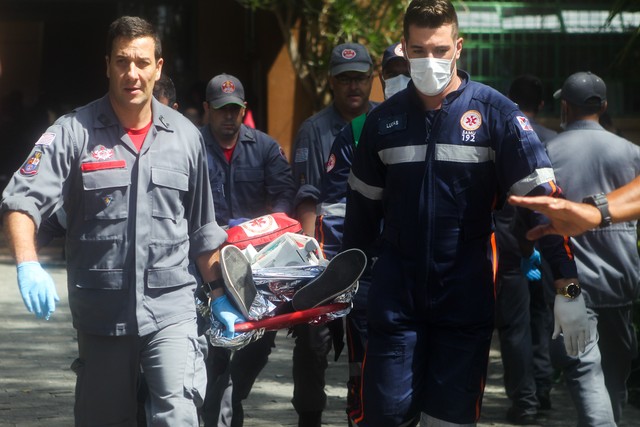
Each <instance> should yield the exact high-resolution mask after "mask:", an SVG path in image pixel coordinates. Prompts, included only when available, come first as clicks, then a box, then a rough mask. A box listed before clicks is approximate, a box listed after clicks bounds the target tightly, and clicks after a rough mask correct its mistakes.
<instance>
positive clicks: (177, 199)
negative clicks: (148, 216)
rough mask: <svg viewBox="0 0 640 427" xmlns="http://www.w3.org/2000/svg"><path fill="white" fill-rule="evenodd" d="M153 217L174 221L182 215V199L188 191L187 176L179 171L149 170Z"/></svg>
mask: <svg viewBox="0 0 640 427" xmlns="http://www.w3.org/2000/svg"><path fill="white" fill-rule="evenodd" d="M151 182H152V183H153V186H154V188H153V192H152V194H153V196H152V198H153V212H152V213H153V216H155V217H158V218H168V219H172V220H176V219H177V218H180V217H182V216H183V215H184V206H183V205H182V199H183V196H184V193H186V192H187V191H188V190H189V176H188V175H187V174H186V173H184V172H180V171H173V170H168V169H158V168H152V169H151Z"/></svg>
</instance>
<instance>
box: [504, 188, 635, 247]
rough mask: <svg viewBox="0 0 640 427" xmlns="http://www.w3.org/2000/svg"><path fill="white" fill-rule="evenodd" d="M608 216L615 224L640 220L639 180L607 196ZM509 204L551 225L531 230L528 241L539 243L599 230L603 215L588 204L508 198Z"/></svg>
mask: <svg viewBox="0 0 640 427" xmlns="http://www.w3.org/2000/svg"><path fill="white" fill-rule="evenodd" d="M607 200H608V202H609V213H610V214H611V219H612V220H613V222H624V221H632V220H635V219H638V218H640V176H638V177H636V178H635V179H634V180H633V181H631V182H630V183H628V184H627V185H625V186H623V187H620V188H618V189H617V190H614V191H612V192H611V193H609V194H607ZM509 203H511V204H512V205H515V206H522V207H524V208H528V209H531V210H535V211H538V212H540V213H542V214H544V215H545V216H546V217H548V218H549V219H550V220H551V222H550V223H549V224H546V225H541V226H538V227H535V228H533V229H531V230H530V231H529V232H528V233H527V237H528V238H529V239H531V240H536V239H539V238H540V237H542V236H545V235H547V234H562V235H566V236H577V235H579V234H582V233H584V232H585V231H587V230H590V229H592V228H595V227H597V226H598V225H599V224H600V222H601V221H602V215H600V211H599V210H598V209H597V208H596V207H594V206H591V205H588V204H586V203H576V202H571V201H569V200H565V199H556V198H554V197H547V196H538V197H519V196H511V197H509Z"/></svg>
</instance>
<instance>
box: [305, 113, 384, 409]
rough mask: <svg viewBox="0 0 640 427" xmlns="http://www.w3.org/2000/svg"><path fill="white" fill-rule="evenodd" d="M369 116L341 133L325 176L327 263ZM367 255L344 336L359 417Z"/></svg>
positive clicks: (321, 230) (322, 209) (351, 399)
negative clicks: (355, 152)
mask: <svg viewBox="0 0 640 427" xmlns="http://www.w3.org/2000/svg"><path fill="white" fill-rule="evenodd" d="M366 116H367V115H366V114H362V115H360V116H358V117H356V118H355V119H353V120H352V122H351V123H349V124H348V125H347V126H345V127H344V128H343V129H342V130H341V131H340V133H339V134H338V136H337V137H336V139H335V141H334V142H333V145H332V146H331V152H330V154H329V160H328V161H327V167H326V172H325V175H324V176H323V177H322V189H321V192H320V198H319V199H318V206H317V216H316V227H315V233H316V239H317V240H318V243H319V244H320V247H321V248H322V250H323V252H324V255H325V256H326V257H327V258H328V259H331V258H333V257H334V256H336V255H337V254H338V252H340V248H341V246H342V235H343V233H344V214H345V210H346V203H347V187H348V185H347V181H348V179H349V173H350V171H351V162H352V159H353V151H354V149H355V147H356V146H357V144H358V140H359V138H360V134H361V132H362V126H363V124H364V121H365V119H366ZM368 255H369V256H368V257H369V261H368V263H367V270H366V271H365V273H364V274H363V275H362V277H360V280H359V281H358V292H357V293H356V295H355V297H354V299H353V308H352V309H351V311H350V312H349V314H347V316H346V319H345V320H346V322H345V333H346V336H347V347H348V350H349V351H348V353H349V380H348V381H347V390H348V391H347V408H346V410H347V414H352V413H357V412H359V410H360V383H361V372H362V360H363V358H364V351H365V347H366V339H367V315H366V303H367V294H368V289H369V282H370V280H371V278H370V277H369V271H370V266H371V264H372V260H371V256H372V254H371V253H369V254H368Z"/></svg>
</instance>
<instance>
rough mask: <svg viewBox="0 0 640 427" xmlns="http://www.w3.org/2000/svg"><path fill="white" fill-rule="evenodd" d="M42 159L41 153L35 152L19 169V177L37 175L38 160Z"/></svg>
mask: <svg viewBox="0 0 640 427" xmlns="http://www.w3.org/2000/svg"><path fill="white" fill-rule="evenodd" d="M41 158H42V151H36V152H34V153H33V155H32V156H31V157H29V158H28V159H27V161H26V162H24V164H23V165H22V167H21V168H20V175H24V176H33V175H36V174H37V173H38V169H39V168H40V159H41Z"/></svg>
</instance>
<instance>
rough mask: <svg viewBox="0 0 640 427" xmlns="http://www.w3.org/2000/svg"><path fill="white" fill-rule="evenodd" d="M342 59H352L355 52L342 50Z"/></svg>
mask: <svg viewBox="0 0 640 427" xmlns="http://www.w3.org/2000/svg"><path fill="white" fill-rule="evenodd" d="M342 57H343V58H344V59H353V58H355V57H356V51H355V50H353V49H343V50H342Z"/></svg>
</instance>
